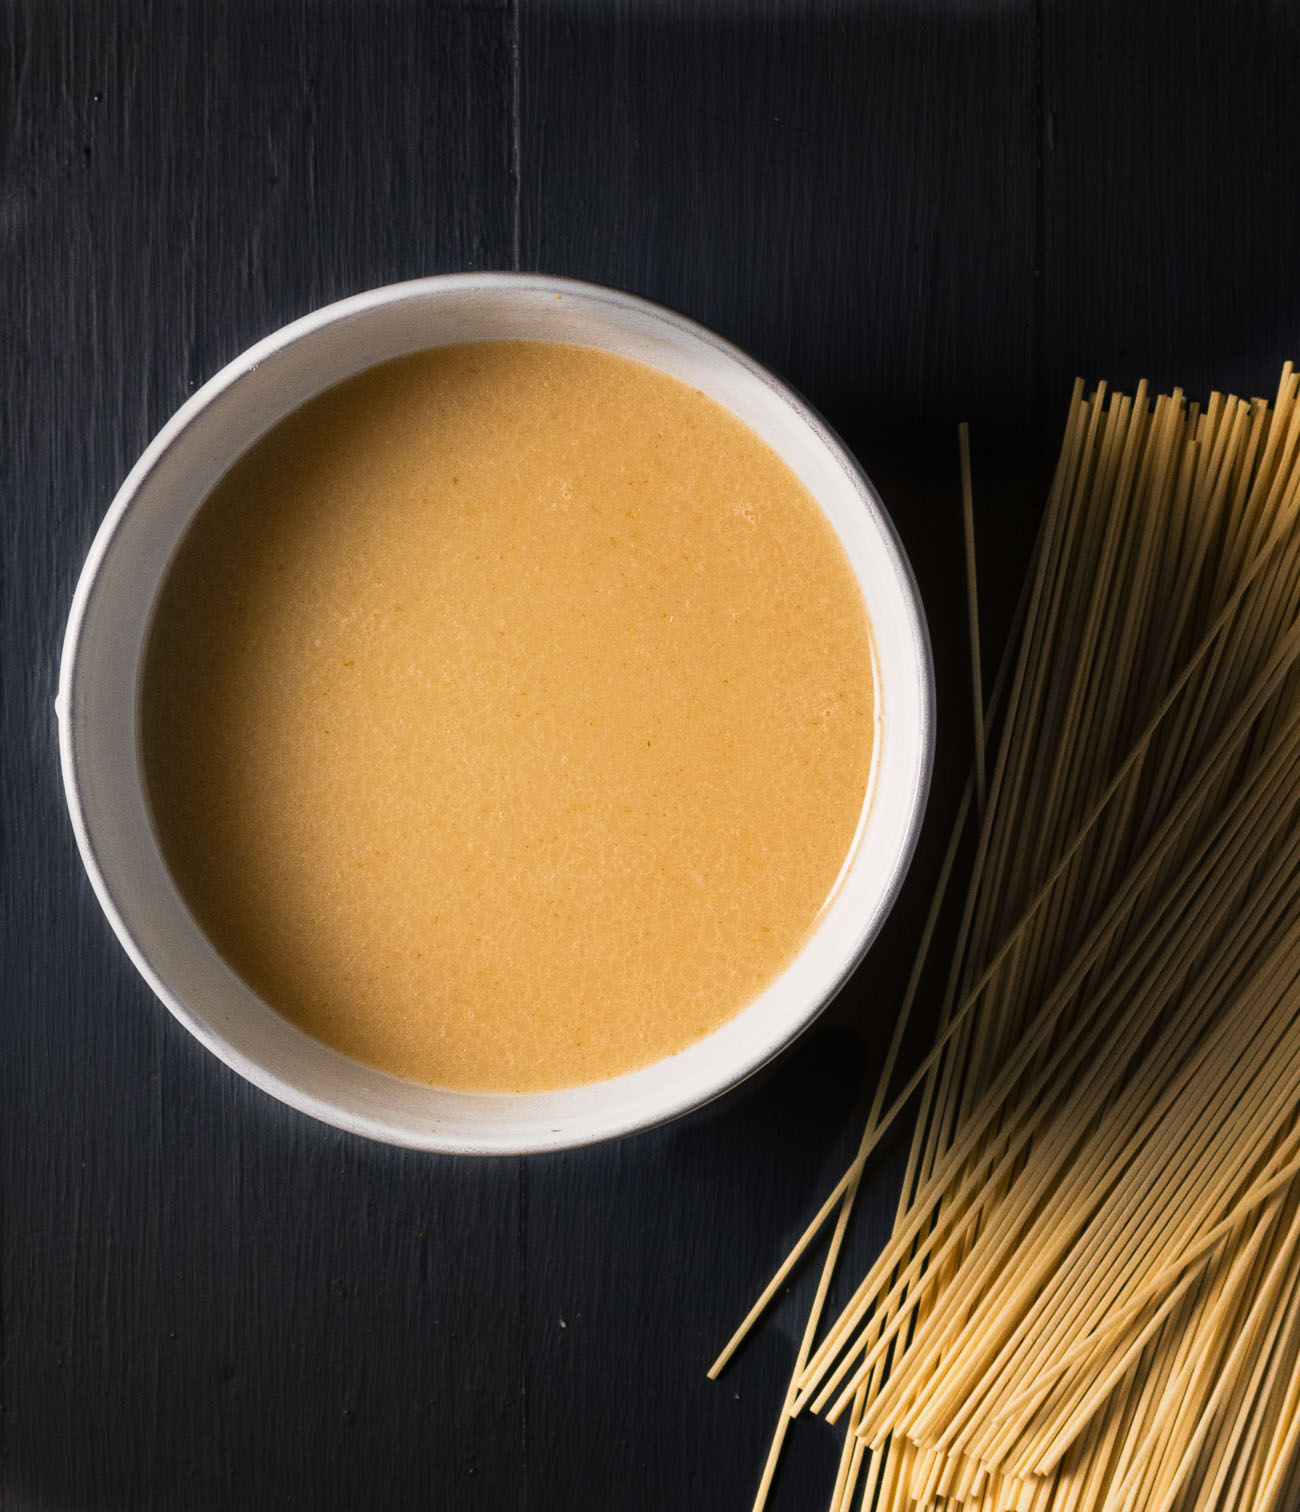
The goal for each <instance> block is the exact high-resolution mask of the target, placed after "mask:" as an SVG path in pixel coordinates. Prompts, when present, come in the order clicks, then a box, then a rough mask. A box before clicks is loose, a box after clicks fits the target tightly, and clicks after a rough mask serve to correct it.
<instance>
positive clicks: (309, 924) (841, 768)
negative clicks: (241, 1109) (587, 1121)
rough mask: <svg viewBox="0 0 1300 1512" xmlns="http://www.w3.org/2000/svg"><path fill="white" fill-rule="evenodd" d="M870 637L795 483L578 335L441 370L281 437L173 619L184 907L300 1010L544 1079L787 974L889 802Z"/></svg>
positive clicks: (241, 965)
mask: <svg viewBox="0 0 1300 1512" xmlns="http://www.w3.org/2000/svg"><path fill="white" fill-rule="evenodd" d="M871 668H872V658H871V646H870V636H869V631H868V626H867V620H866V613H865V609H864V606H863V602H862V596H861V593H860V591H859V589H858V586H857V582H856V579H855V578H854V576H853V573H852V570H851V568H850V566H849V563H848V560H847V558H846V556H845V555H844V551H843V548H842V547H841V546H840V544H839V541H838V540H837V538H836V537H835V535H834V532H833V531H832V529H831V527H830V526H829V524H828V523H827V521H826V520H825V517H824V516H823V515H822V513H821V511H820V510H819V509H818V507H817V505H816V504H815V503H814V501H813V500H812V498H811V497H810V496H809V494H808V493H807V492H806V490H805V489H804V488H803V486H802V485H801V484H800V483H799V481H798V480H797V479H796V478H795V476H794V475H793V473H791V472H790V470H789V469H788V468H787V467H786V465H785V464H784V463H783V462H782V461H781V460H780V459H779V458H778V457H777V456H776V455H775V453H773V452H772V451H771V450H770V449H769V448H768V447H767V446H766V445H765V444H764V443H763V442H762V441H760V440H759V439H758V438H757V437H756V436H755V435H754V434H753V433H752V432H751V431H749V430H748V428H747V427H745V426H744V425H742V424H741V423H740V422H739V421H737V420H736V419H735V418H734V417H732V416H731V415H730V414H728V413H727V412H726V411H725V410H723V409H722V408H721V407H720V406H718V405H716V404H714V403H713V402H712V401H711V400H708V399H706V398H705V397H704V396H703V395H701V394H699V393H697V392H696V391H695V390H693V389H691V388H689V387H687V386H686V385H684V384H681V383H679V382H677V381H676V380H674V379H671V378H668V377H666V376H664V375H662V374H659V373H656V372H655V371H653V370H652V369H649V368H647V367H644V366H642V365H640V364H638V363H633V362H630V361H627V360H625V359H622V358H617V357H613V356H610V355H607V354H604V353H600V352H595V351H590V350H586V349H583V348H578V347H568V346H559V345H552V344H546V343H531V342H492V343H482V344H475V345H472V346H462V347H452V348H446V349H443V350H440V351H436V352H426V353H421V354H419V355H417V356H414V357H410V358H403V359H401V360H399V361H397V362H391V363H387V364H384V365H382V366H380V367H378V368H374V369H371V370H370V371H369V372H366V373H364V374H362V375H360V376H359V377H357V378H354V379H351V380H349V381H348V382H346V383H344V384H342V385H340V386H339V387H337V388H334V389H331V390H329V391H328V392H327V393H325V394H323V395H321V396H320V397H318V398H316V399H314V400H312V401H311V402H310V403H308V404H307V405H306V406H304V407H303V408H302V409H300V410H298V411H297V412H296V413H294V414H293V415H291V416H290V417H289V418H288V419H286V420H284V421H283V422H281V423H280V424H279V425H277V426H276V427H275V428H274V429H273V430H272V431H271V432H270V433H269V434H268V435H267V436H266V437H264V438H263V439H262V440H261V441H260V442H259V443H258V444H257V445H256V446H254V447H253V448H252V449H251V450H250V451H249V452H248V453H247V454H246V455H245V456H244V457H243V458H241V459H240V461H239V462H238V463H237V464H236V465H235V466H234V467H233V468H232V469H231V471H230V472H229V473H227V474H226V476H225V477H224V478H223V479H222V481H221V482H220V483H219V484H218V486H217V487H216V489H215V490H214V492H213V494H212V495H211V497H210V498H209V499H208V501H207V502H206V503H205V504H204V506H203V508H202V509H201V510H200V512H199V513H198V515H197V516H196V518H195V521H194V524H193V525H192V526H191V528H190V530H189V532H188V533H187V535H186V537H185V539H184V541H183V542H182V544H181V547H180V549H179V551H178V553H177V556H176V560H175V562H174V563H173V566H172V568H171V570H170V572H169V574H168V577H167V580H166V582H165V584H164V586H163V590H162V593H161V595H160V599H159V604H158V608H157V612H156V616H155V620H154V626H153V630H152V632H151V637H150V643H149V647H148V652H147V656H146V664H145V671H144V680H143V685H142V705H141V740H142V753H143V760H144V770H145V777H146V782H147V786H148V789H149V794H150V798H151V801H152V804H153V809H154V817H155V822H156V825H157V829H158V834H159V839H160V842H161V845H162V848H163V853H164V855H165V857H166V860H167V863H168V866H169V867H170V869H171V871H172V874H173V876H174V878H175V879H176V882H177V885H178V886H179V888H180V889H181V892H182V893H183V895H184V897H185V899H186V901H187V902H188V904H189V906H190V908H191V909H192V911H193V913H194V915H195V917H196V918H197V919H198V921H199V923H200V924H201V926H202V927H203V929H204V930H205V932H206V933H207V934H208V936H209V938H210V939H211V940H212V942H213V943H214V945H215V946H216V947H217V949H218V950H220V951H221V953H222V954H223V955H224V956H225V957H226V959H227V960H228V961H229V962H230V963H231V965H232V966H233V967H234V968H235V970H237V971H238V972H239V973H240V975H241V976H243V977H244V979H245V980H246V981H247V982H248V983H249V984H250V985H251V986H252V987H253V988H254V989H255V990H256V991H257V992H258V993H260V994H261V995H262V996H263V997H264V998H265V999H266V1000H267V1001H268V1002H269V1003H271V1004H272V1005H273V1006H274V1007H275V1008H276V1009H277V1010H278V1011H280V1012H281V1013H283V1014H284V1015H285V1016H286V1017H288V1018H289V1019H291V1020H292V1021H293V1022H295V1023H297V1024H299V1025H300V1026H301V1027H302V1028H303V1029H305V1030H306V1031H308V1032H309V1033H310V1034H313V1035H315V1036H317V1037H318V1038H319V1039H321V1040H324V1041H325V1042H326V1043H327V1044H330V1045H332V1046H334V1047H335V1048H336V1049H338V1050H340V1051H342V1052H344V1053H345V1054H347V1055H350V1056H353V1057H355V1058H357V1059H359V1060H362V1061H365V1062H367V1063H369V1064H371V1065H374V1066H378V1067H380V1068H382V1069H383V1070H386V1071H390V1072H393V1073H395V1074H397V1075H399V1076H404V1077H410V1078H412V1079H415V1080H418V1081H424V1082H430V1083H435V1084H438V1085H443V1086H450V1087H458V1088H465V1089H474V1090H503V1091H504V1090H510V1091H536V1090H542V1089H549V1088H557V1087H562V1086H568V1085H573V1084H575V1083H580V1082H586V1081H593V1080H597V1079H600V1078H603V1077H607V1076H613V1075H616V1074H618V1073H620V1072H623V1071H628V1070H632V1069H634V1068H636V1067H639V1066H644V1065H647V1064H649V1063H650V1062H652V1061H655V1060H658V1059H660V1058H661V1057H663V1056H666V1055H668V1054H670V1053H672V1052H674V1051H677V1050H681V1049H683V1048H684V1047H685V1046H687V1045H689V1044H691V1043H692V1042H693V1041H695V1040H697V1039H699V1038H700V1037H701V1036H703V1035H705V1034H707V1033H708V1032H709V1031H710V1030H712V1029H715V1028H717V1027H718V1026H719V1025H720V1024H722V1023H724V1022H725V1021H726V1020H727V1019H728V1018H730V1017H732V1016H733V1015H734V1014H735V1013H736V1012H737V1011H738V1010H739V1009H741V1008H743V1007H744V1006H745V1005H746V1004H747V1003H749V1002H750V1001H752V1000H753V998H754V997H755V996H756V995H757V994H758V993H759V992H760V991H761V990H762V989H763V988H764V987H766V986H767V985H768V984H769V983H770V982H771V981H772V980H773V979H774V978H775V977H776V976H777V975H778V973H779V972H780V971H781V970H782V968H784V967H785V966H786V965H787V964H788V963H789V962H790V960H791V959H792V958H793V956H794V955H795V954H796V952H797V951H798V949H799V947H800V945H801V944H802V942H803V941H804V939H805V938H806V937H807V935H808V933H809V931H810V929H811V928H812V926H813V924H814V923H815V921H816V919H817V917H818V915H819V913H820V912H821V910H822V908H823V906H824V904H825V902H826V900H827V898H828V895H829V894H830V893H831V891H832V889H833V888H834V885H835V882H836V879H837V877H838V875H839V873H840V870H841V867H842V865H843V863H844V861H845V858H846V856H847V854H848V852H849V850H850V847H851V844H852V840H853V836H854V833H855V830H856V827H857V824H858V819H859V816H860V813H861V809H862V805H863V801H864V795H865V792H866V789H867V784H868V778H869V771H870V764H871V752H872V742H873V732H874V726H875V715H874V707H873V686H872V670H871Z"/></svg>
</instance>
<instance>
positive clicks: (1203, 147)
mask: <svg viewBox="0 0 1300 1512" xmlns="http://www.w3.org/2000/svg"><path fill="white" fill-rule="evenodd" d="M1043 20H1044V25H1043V78H1044V107H1045V114H1044V158H1043V162H1044V197H1043V214H1044V252H1043V274H1044V277H1043V289H1044V309H1043V326H1042V340H1043V352H1044V381H1045V384H1046V386H1047V388H1048V390H1049V391H1050V392H1052V393H1056V392H1058V391H1064V390H1066V389H1068V386H1069V384H1070V382H1071V380H1072V379H1073V378H1074V376H1075V374H1076V373H1081V374H1083V375H1084V376H1086V377H1087V378H1088V379H1089V380H1090V381H1093V380H1096V379H1099V378H1105V379H1109V380H1111V381H1112V382H1114V383H1119V384H1121V385H1129V386H1130V387H1131V385H1132V384H1133V383H1135V382H1136V381H1137V379H1139V378H1141V377H1147V378H1150V379H1151V380H1152V382H1153V383H1155V384H1156V385H1158V391H1159V390H1167V389H1168V388H1169V387H1170V386H1171V385H1175V384H1181V385H1183V386H1184V387H1185V388H1186V390H1187V391H1188V394H1189V396H1191V397H1200V398H1202V399H1204V398H1205V397H1207V396H1208V393H1209V391H1210V389H1211V388H1220V389H1230V390H1233V391H1235V392H1237V393H1240V394H1265V395H1267V396H1269V397H1271V396H1272V394H1273V393H1274V391H1275V389H1276V385H1277V375H1278V371H1279V370H1280V368H1281V365H1282V362H1283V361H1284V360H1286V359H1287V358H1296V357H1297V353H1300V279H1297V277H1296V274H1295V249H1296V244H1297V240H1298V239H1300V193H1298V192H1297V191H1298V190H1300V133H1297V130H1296V123H1295V109H1294V100H1295V81H1296V78H1297V73H1298V72H1300V9H1298V8H1297V7H1296V6H1294V5H1289V4H1282V3H1277V0H1239V3H1226V0H1198V3H1196V4H1187V3H1184V0H1149V3H1147V4H1143V5H1130V4H1125V3H1124V0H1093V3H1091V4H1089V5H1071V4H1063V3H1049V4H1047V5H1046V6H1045V7H1044V18H1043Z"/></svg>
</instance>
